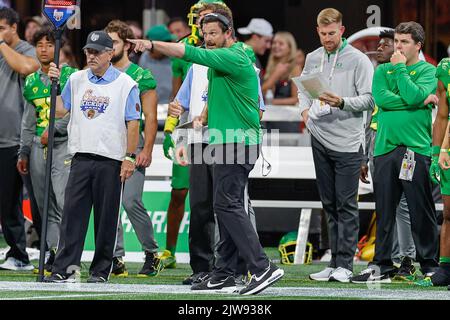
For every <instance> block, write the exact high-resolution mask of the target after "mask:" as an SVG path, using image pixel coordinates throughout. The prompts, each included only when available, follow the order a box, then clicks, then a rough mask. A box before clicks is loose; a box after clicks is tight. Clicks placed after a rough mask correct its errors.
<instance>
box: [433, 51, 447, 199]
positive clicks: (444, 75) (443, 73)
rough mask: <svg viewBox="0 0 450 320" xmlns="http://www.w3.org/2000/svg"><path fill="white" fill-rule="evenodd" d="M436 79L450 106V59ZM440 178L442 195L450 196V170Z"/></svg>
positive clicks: (442, 172) (438, 68) (443, 172)
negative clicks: (443, 90) (442, 87)
mask: <svg viewBox="0 0 450 320" xmlns="http://www.w3.org/2000/svg"><path fill="white" fill-rule="evenodd" d="M436 78H437V79H438V80H439V81H441V82H442V83H443V84H444V87H445V90H446V91H447V103H448V105H449V106H450V58H444V59H442V61H441V62H440V63H439V65H438V66H437V69H436ZM449 112H450V110H449ZM449 119H450V114H449ZM445 139H448V138H445ZM440 177H441V180H440V185H441V193H442V194H443V195H446V196H450V170H441V174H440Z"/></svg>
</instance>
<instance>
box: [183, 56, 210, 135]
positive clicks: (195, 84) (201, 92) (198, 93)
mask: <svg viewBox="0 0 450 320" xmlns="http://www.w3.org/2000/svg"><path fill="white" fill-rule="evenodd" d="M208 83H209V82H208V67H205V66H201V65H199V64H193V65H192V84H191V97H190V103H189V118H188V121H192V119H194V118H195V117H198V116H199V115H201V113H202V111H203V108H204V107H205V105H206V104H207V103H208ZM190 131H192V130H190ZM202 142H203V143H209V134H208V129H207V128H206V127H204V128H203V130H202V131H195V132H193V134H189V138H188V143H202Z"/></svg>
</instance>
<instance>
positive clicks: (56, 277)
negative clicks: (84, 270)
mask: <svg viewBox="0 0 450 320" xmlns="http://www.w3.org/2000/svg"><path fill="white" fill-rule="evenodd" d="M43 281H44V282H51V283H75V282H76V274H75V273H73V274H61V273H52V275H50V276H49V277H45V278H44V280H43Z"/></svg>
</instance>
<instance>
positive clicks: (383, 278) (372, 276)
mask: <svg viewBox="0 0 450 320" xmlns="http://www.w3.org/2000/svg"><path fill="white" fill-rule="evenodd" d="M350 282H351V283H391V282H392V281H391V278H390V277H389V273H385V274H377V270H375V269H374V268H372V267H368V268H367V269H365V270H363V271H361V272H360V273H359V274H358V275H356V276H354V277H351V278H350Z"/></svg>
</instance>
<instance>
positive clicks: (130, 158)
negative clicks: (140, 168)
mask: <svg viewBox="0 0 450 320" xmlns="http://www.w3.org/2000/svg"><path fill="white" fill-rule="evenodd" d="M125 160H127V161H130V162H131V163H132V164H136V159H133V158H132V157H125Z"/></svg>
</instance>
